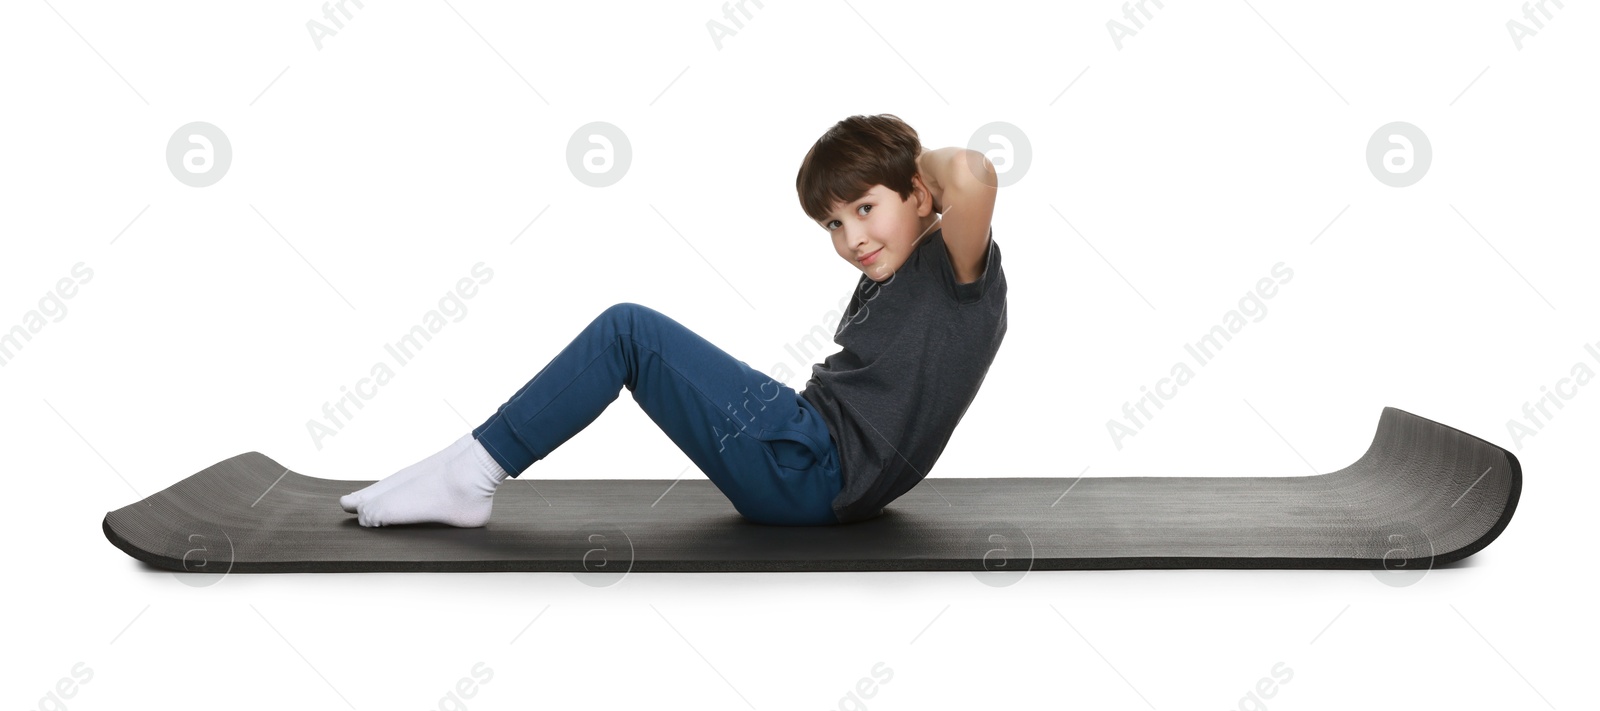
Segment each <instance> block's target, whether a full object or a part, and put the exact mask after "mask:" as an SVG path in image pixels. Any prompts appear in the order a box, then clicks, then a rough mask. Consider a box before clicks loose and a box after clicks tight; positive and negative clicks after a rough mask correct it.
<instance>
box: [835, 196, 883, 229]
mask: <svg viewBox="0 0 1600 711" xmlns="http://www.w3.org/2000/svg"><path fill="white" fill-rule="evenodd" d="M863 208H865V209H866V210H867V211H868V212H871V211H872V203H870V202H869V203H865V204H862V205H857V206H856V210H857V211H860V210H861V209H863ZM835 222H838V220H832V221H830V222H828V225H827V227H828V231H829V232H832V231H833V223H835Z"/></svg>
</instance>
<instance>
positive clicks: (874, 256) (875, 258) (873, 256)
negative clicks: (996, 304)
mask: <svg viewBox="0 0 1600 711" xmlns="http://www.w3.org/2000/svg"><path fill="white" fill-rule="evenodd" d="M882 251H883V248H882V247H879V248H877V249H875V250H873V251H872V253H871V254H868V255H867V256H865V257H862V258H861V259H859V260H857V261H859V262H861V263H862V264H871V263H873V262H876V261H878V253H879V252H882Z"/></svg>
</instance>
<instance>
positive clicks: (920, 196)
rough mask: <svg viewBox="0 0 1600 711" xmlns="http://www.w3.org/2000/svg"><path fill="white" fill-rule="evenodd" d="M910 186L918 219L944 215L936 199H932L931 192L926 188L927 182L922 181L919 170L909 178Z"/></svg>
mask: <svg viewBox="0 0 1600 711" xmlns="http://www.w3.org/2000/svg"><path fill="white" fill-rule="evenodd" d="M911 184H912V193H911V194H912V197H914V198H916V199H917V201H918V204H917V216H918V217H927V216H928V215H929V214H932V213H939V214H944V209H943V207H942V206H941V205H939V200H938V198H936V197H934V195H933V190H932V189H930V188H929V187H928V183H927V181H926V180H923V178H922V171H920V170H919V171H917V174H916V175H913V176H911Z"/></svg>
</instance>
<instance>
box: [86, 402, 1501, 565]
mask: <svg viewBox="0 0 1600 711" xmlns="http://www.w3.org/2000/svg"><path fill="white" fill-rule="evenodd" d="M1218 454H1220V453H1218ZM1212 468H1215V467H1214V466H1213V467H1212ZM530 471H531V470H530ZM368 483H370V482H366V481H346V480H335V479H319V478H315V477H308V476H304V475H301V474H298V473H296V472H293V471H289V470H288V469H287V468H285V467H283V466H282V465H280V464H278V463H277V462H275V461H273V460H272V459H271V458H269V457H267V456H266V455H263V454H261V453H259V452H249V453H246V454H241V455H239V456H236V457H233V458H231V459H227V460H224V461H222V462H218V463H216V464H214V465H212V466H210V467H207V468H206V469H204V470H203V471H201V472H199V473H197V474H194V475H192V476H189V477H188V478H185V479H183V480H181V481H179V482H177V483H176V484H173V485H172V486H170V487H168V488H167V489H165V490H163V491H161V492H159V493H156V494H154V495H151V496H149V497H147V498H145V499H144V500H142V501H138V502H135V503H132V504H129V505H127V506H124V507H122V508H120V509H117V510H115V511H112V512H110V513H108V514H106V517H105V521H104V524H103V526H102V528H103V529H104V531H105V534H106V538H108V539H110V541H111V542H112V543H113V544H115V545H116V546H117V547H118V548H120V549H122V550H123V551H124V552H126V553H127V554H128V555H130V556H133V557H134V558H137V559H139V560H141V561H144V562H146V563H149V564H151V565H154V566H156V567H158V568H164V569H169V570H175V571H188V572H197V573H224V572H233V573H278V572H317V573H323V572H377V571H418V572H421V571H440V572H446V571H457V572H459V571H469V572H489V571H568V572H584V571H587V572H592V573H597V574H603V573H611V574H615V573H622V572H627V571H637V572H654V571H687V572H719V571H819V570H852V571H853V570H969V571H985V570H987V571H994V572H1020V571H1025V570H1061V569H1091V568H1374V569H1376V568H1389V569H1395V570H1406V569H1411V570H1415V569H1421V568H1426V567H1431V566H1437V565H1442V564H1445V563H1450V562H1453V561H1456V560H1459V559H1461V558H1465V557H1467V556H1469V555H1472V554H1473V553H1475V552H1477V551H1479V550H1481V549H1482V548H1483V547H1484V546H1487V545H1489V542H1490V541H1493V540H1494V539H1495V537H1496V536H1498V535H1499V534H1500V532H1501V531H1502V530H1503V529H1504V528H1505V527H1506V524H1507V523H1508V522H1509V521H1510V520H1511V514H1512V512H1513V511H1514V510H1515V509H1516V506H1517V499H1518V497H1519V496H1520V494H1521V490H1522V470H1521V465H1520V464H1519V463H1518V462H1517V458H1516V457H1515V456H1514V455H1512V454H1511V453H1510V452H1508V451H1506V450H1504V449H1502V448H1500V447H1497V446H1495V445H1493V444H1490V443H1488V442H1485V441H1484V440H1481V439H1478V438H1477V437H1474V436H1472V435H1469V434H1466V433H1464V432H1461V431H1459V430H1456V429H1453V428H1451V427H1447V426H1445V425H1441V424H1439V423H1437V422H1433V421H1431V420H1428V419H1425V418H1422V417H1418V416H1416V415H1413V414H1411V413H1408V412H1405V411H1402V410H1397V409H1395V408H1392V407H1391V408H1384V410H1383V414H1382V416H1381V417H1380V418H1379V421H1378V429H1377V434H1376V436H1375V437H1374V438H1373V442H1372V445H1371V447H1370V448H1369V449H1368V450H1367V452H1366V454H1364V455H1363V456H1362V457H1361V459H1360V460H1358V461H1356V462H1355V463H1354V464H1351V465H1350V466H1348V467H1345V468H1344V469H1341V470H1339V471H1336V472H1331V473H1327V474H1319V475H1315V476H1288V477H1147V476H1140V477H1083V478H1081V479H1075V478H1070V477H1068V478H1061V477H1047V478H1040V477H1020V478H1019V477H1008V478H998V479H971V478H939V477H935V478H930V479H927V480H924V481H923V482H922V483H921V484H919V485H918V486H917V487H916V488H915V489H913V490H912V491H911V492H910V493H908V494H906V495H905V496H903V497H901V498H900V499H899V500H897V501H896V502H894V503H893V504H891V505H890V506H889V507H888V508H887V509H886V510H885V511H884V513H883V515H881V516H879V517H877V518H875V519H871V520H868V521H862V522H858V523H852V524H845V525H836V526H817V527H784V526H767V525H761V524H755V523H751V522H749V521H746V520H745V519H744V518H742V517H741V516H739V514H738V513H737V512H736V511H735V510H734V509H733V506H732V504H731V503H729V502H728V500H727V499H726V498H725V497H723V495H722V494H721V492H719V491H718V490H717V489H716V488H715V487H714V486H713V485H712V484H711V482H710V481H707V480H689V481H678V482H677V483H676V484H673V482H672V481H670V480H666V479H659V480H658V479H627V480H592V479H590V480H561V479H530V478H526V477H524V478H521V479H508V480H507V481H506V483H504V484H502V485H501V486H500V488H499V490H498V491H497V492H496V493H495V498H494V514H493V517H492V518H491V519H490V521H489V524H488V525H487V526H485V527H483V528H471V529H466V528H454V527H450V526H444V525H440V524H417V525H411V526H396V527H384V528H363V527H361V526H360V525H358V524H357V523H356V517H355V514H349V513H345V512H344V511H343V510H342V509H340V507H339V497H340V496H342V495H344V494H347V493H349V492H351V491H355V490H356V489H359V488H361V487H363V486H366V485H367V484H368Z"/></svg>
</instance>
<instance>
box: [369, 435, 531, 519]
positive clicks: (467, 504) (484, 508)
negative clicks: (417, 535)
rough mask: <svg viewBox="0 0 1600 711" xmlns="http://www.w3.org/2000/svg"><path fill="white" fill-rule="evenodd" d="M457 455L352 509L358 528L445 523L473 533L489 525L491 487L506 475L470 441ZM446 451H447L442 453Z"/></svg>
mask: <svg viewBox="0 0 1600 711" xmlns="http://www.w3.org/2000/svg"><path fill="white" fill-rule="evenodd" d="M467 440H468V444H467V445H466V446H464V447H463V448H462V449H461V450H460V451H457V452H454V453H453V454H449V455H447V456H446V457H445V458H444V459H441V460H438V461H437V462H436V463H434V464H433V465H431V466H423V465H426V464H428V460H424V461H423V462H422V463H421V464H419V465H418V470H417V471H416V472H414V473H413V474H412V475H411V476H410V477H409V478H407V479H405V480H404V481H401V482H399V483H397V484H395V485H394V486H393V487H392V488H390V489H388V490H386V491H381V492H378V493H377V494H376V495H370V496H363V497H362V499H361V501H360V502H359V503H358V504H356V520H357V522H358V523H360V524H361V525H363V526H393V525H396V524H405V523H445V524H449V525H451V526H460V527H462V528H476V527H478V526H482V525H484V524H487V523H488V522H489V513H490V509H491V508H492V506H493V504H494V490H495V487H498V486H500V482H503V481H505V480H506V477H507V476H508V474H507V473H506V470H505V469H502V468H501V467H500V464H499V463H498V462H496V461H495V460H494V458H493V457H491V456H489V451H488V450H486V449H484V448H483V445H481V444H479V443H478V441H477V440H476V439H473V438H472V436H471V435H468V436H467ZM447 451H448V450H447Z"/></svg>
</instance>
